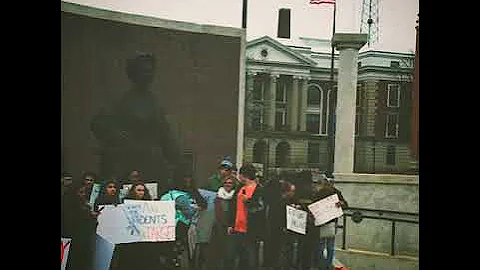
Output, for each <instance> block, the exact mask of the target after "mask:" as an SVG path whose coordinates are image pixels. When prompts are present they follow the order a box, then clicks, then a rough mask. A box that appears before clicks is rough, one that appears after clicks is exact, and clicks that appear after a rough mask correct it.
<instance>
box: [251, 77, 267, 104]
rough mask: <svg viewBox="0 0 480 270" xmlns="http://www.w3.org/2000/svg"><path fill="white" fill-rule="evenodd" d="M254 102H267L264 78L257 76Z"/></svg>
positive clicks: (254, 87)
mask: <svg viewBox="0 0 480 270" xmlns="http://www.w3.org/2000/svg"><path fill="white" fill-rule="evenodd" d="M253 100H265V80H264V77H263V76H255V78H254V80H253Z"/></svg>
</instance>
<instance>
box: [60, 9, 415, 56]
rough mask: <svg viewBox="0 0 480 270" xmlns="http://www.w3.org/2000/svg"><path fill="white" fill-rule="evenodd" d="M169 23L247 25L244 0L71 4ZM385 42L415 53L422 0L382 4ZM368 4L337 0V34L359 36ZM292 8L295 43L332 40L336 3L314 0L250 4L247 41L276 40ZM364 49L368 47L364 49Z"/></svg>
mask: <svg viewBox="0 0 480 270" xmlns="http://www.w3.org/2000/svg"><path fill="white" fill-rule="evenodd" d="M65 1H66V2H72V3H79V4H84V5H89V6H93V7H99V8H106V9H111V10H116V11H122V12H127V13H134V14H141V15H148V16H153V17H159V18H163V19H170V20H178V21H187V22H193V23H200V24H213V25H220V26H229V27H241V24H242V23H241V20H242V1H243V0H65ZM378 2H379V8H378V11H379V24H378V25H379V41H378V43H377V44H374V45H372V46H371V47H370V49H376V50H387V51H396V52H409V51H414V49H415V24H416V23H415V20H416V19H417V13H418V10H419V7H418V5H419V0H378ZM361 7H362V0H337V17H336V27H335V28H336V32H344V33H345V32H347V33H354V32H356V33H358V32H359V30H360V13H361ZM280 8H290V9H291V35H292V41H294V40H295V39H297V38H298V37H300V36H303V37H312V38H321V39H330V38H331V36H332V21H333V20H332V17H333V5H329V4H321V5H311V4H309V0H248V13H247V14H248V19H247V40H251V39H254V38H257V37H261V36H264V35H269V36H271V37H275V36H276V31H277V16H278V9H280ZM363 49H366V47H364V48H363Z"/></svg>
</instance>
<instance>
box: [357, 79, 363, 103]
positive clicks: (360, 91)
mask: <svg viewBox="0 0 480 270" xmlns="http://www.w3.org/2000/svg"><path fill="white" fill-rule="evenodd" d="M362 93H363V91H362V84H360V83H358V84H357V107H360V106H362Z"/></svg>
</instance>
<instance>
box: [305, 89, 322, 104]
mask: <svg viewBox="0 0 480 270" xmlns="http://www.w3.org/2000/svg"><path fill="white" fill-rule="evenodd" d="M321 101H322V90H321V89H320V87H319V86H318V85H316V84H311V85H309V86H308V93H307V105H308V106H320V104H322V103H321Z"/></svg>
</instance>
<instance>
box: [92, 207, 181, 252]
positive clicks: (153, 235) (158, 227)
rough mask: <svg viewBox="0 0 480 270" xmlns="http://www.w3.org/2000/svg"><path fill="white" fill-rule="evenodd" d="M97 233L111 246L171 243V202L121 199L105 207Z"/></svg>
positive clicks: (173, 234) (173, 213)
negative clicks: (119, 202)
mask: <svg viewBox="0 0 480 270" xmlns="http://www.w3.org/2000/svg"><path fill="white" fill-rule="evenodd" d="M97 234H98V235H100V236H102V237H103V238H105V239H106V240H107V241H109V242H111V243H113V244H119V243H133V242H164V241H174V240H175V202H174V201H139V200H125V201H124V203H123V204H119V205H117V206H114V205H105V208H104V209H103V210H102V212H101V213H100V215H99V216H98V226H97Z"/></svg>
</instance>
